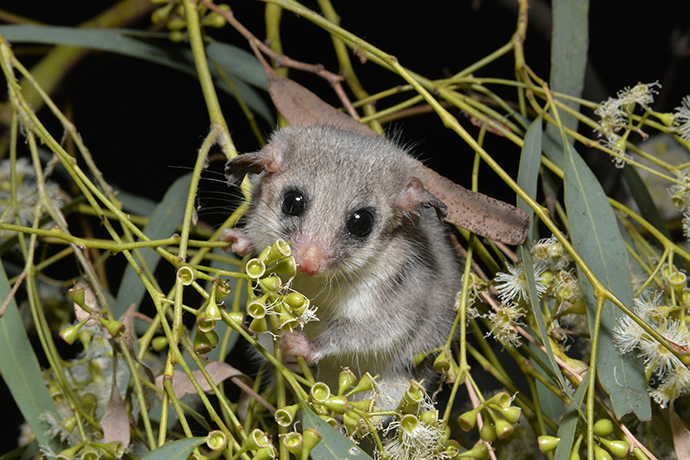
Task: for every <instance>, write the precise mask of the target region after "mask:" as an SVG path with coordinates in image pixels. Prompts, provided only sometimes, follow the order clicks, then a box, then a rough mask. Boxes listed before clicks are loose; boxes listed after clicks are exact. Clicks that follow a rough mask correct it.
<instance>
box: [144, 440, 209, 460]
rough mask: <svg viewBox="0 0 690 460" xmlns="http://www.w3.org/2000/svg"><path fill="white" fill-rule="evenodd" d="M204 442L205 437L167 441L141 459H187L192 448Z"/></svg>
mask: <svg viewBox="0 0 690 460" xmlns="http://www.w3.org/2000/svg"><path fill="white" fill-rule="evenodd" d="M205 442H206V438H205V437H203V438H201V437H198V438H187V439H180V440H178V441H173V442H168V443H166V444H164V445H162V446H160V447H159V448H157V449H154V450H152V451H151V452H149V453H148V454H146V456H144V457H142V460H187V458H189V456H190V455H192V452H193V451H194V449H196V448H197V447H199V446H200V445H202V444H203V443H205Z"/></svg>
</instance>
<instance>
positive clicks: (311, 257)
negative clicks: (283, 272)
mask: <svg viewBox="0 0 690 460" xmlns="http://www.w3.org/2000/svg"><path fill="white" fill-rule="evenodd" d="M295 258H296V260H297V263H298V264H299V271H301V272H302V273H306V274H307V275H309V276H314V275H318V274H319V273H322V272H323V270H324V268H325V267H326V255H325V254H324V253H323V251H321V250H319V249H316V248H314V247H313V246H312V247H308V248H307V249H305V250H304V252H303V253H302V254H300V255H299V256H297V257H295Z"/></svg>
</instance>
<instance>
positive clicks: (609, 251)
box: [564, 144, 651, 420]
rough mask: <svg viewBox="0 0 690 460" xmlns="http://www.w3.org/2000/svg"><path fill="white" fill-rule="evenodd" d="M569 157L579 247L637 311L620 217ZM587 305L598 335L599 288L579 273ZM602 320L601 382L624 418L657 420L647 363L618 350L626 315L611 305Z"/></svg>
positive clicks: (569, 199)
mask: <svg viewBox="0 0 690 460" xmlns="http://www.w3.org/2000/svg"><path fill="white" fill-rule="evenodd" d="M564 152H565V205H566V209H567V212H568V218H569V219H568V220H569V224H570V235H571V239H572V243H573V246H574V247H575V249H576V251H577V252H578V254H579V255H580V256H581V257H582V258H583V260H584V261H585V263H586V264H587V266H588V267H589V268H590V270H592V272H593V274H594V275H595V276H596V278H597V279H598V280H599V281H600V282H601V283H603V284H604V286H605V287H606V288H607V289H609V290H610V291H611V292H613V294H615V295H616V297H617V298H618V299H620V301H621V302H623V303H624V304H625V305H628V306H632V286H631V282H630V274H629V268H628V254H627V252H626V249H625V245H624V244H623V239H622V236H621V234H620V231H619V228H618V224H617V220H616V216H615V214H614V212H613V209H612V208H611V205H610V204H609V202H608V199H607V197H606V194H605V193H604V190H603V189H602V187H601V185H600V184H599V182H598V181H597V179H596V177H595V176H594V173H593V172H592V171H591V170H590V169H589V167H588V166H587V165H586V164H585V162H584V160H583V159H582V157H580V155H579V154H578V153H577V152H576V151H575V149H574V148H572V147H571V146H570V145H569V144H566V145H565V146H564ZM579 275H580V283H581V285H582V291H583V294H584V297H585V303H586V304H587V316H588V318H589V328H590V333H593V331H594V321H595V315H596V308H597V299H596V298H595V296H594V287H593V286H592V284H591V283H590V282H589V280H588V279H587V277H586V276H585V273H584V272H583V271H582V269H581V268H579ZM603 308H604V310H603V314H602V316H601V324H600V332H599V341H598V352H597V377H598V378H599V381H600V383H601V385H602V387H603V388H604V389H605V390H606V392H607V393H608V394H609V396H610V397H611V402H612V405H613V411H614V413H615V415H616V417H617V418H618V419H620V417H622V416H623V415H624V414H626V413H629V412H634V413H635V415H637V417H638V418H639V419H640V420H649V419H650V418H651V405H650V400H649V395H648V394H647V381H646V379H645V377H644V371H643V367H642V362H641V361H640V360H639V359H637V357H635V355H634V354H633V353H627V354H625V355H621V354H620V352H619V350H618V349H617V348H616V347H615V346H614V345H613V328H614V327H616V326H617V325H618V318H620V317H622V316H623V315H624V313H622V312H621V311H620V310H619V309H618V308H616V306H615V305H613V304H612V303H611V302H609V301H606V303H605V304H604V306H603Z"/></svg>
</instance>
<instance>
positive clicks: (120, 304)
mask: <svg viewBox="0 0 690 460" xmlns="http://www.w3.org/2000/svg"><path fill="white" fill-rule="evenodd" d="M191 180H192V176H191V174H186V175H184V176H182V177H180V178H179V179H177V180H176V181H175V182H174V183H173V184H172V185H171V186H170V188H169V189H168V191H167V192H166V193H165V196H164V197H163V200H161V202H160V203H159V204H158V206H156V209H155V210H154V212H153V214H151V219H150V221H149V224H148V225H147V226H146V228H145V229H144V233H145V234H146V236H148V237H149V238H151V239H153V240H156V239H162V238H169V237H170V236H171V235H172V234H173V233H174V232H175V229H177V228H178V227H179V226H180V225H181V224H182V217H183V216H184V204H185V201H186V199H187V193H188V192H189V186H190V184H191ZM141 252H142V254H141V255H142V258H143V260H144V261H145V262H146V265H147V266H148V268H149V269H150V270H154V269H155V268H156V265H158V262H159V261H160V258H161V256H160V255H159V254H158V253H157V252H156V251H154V250H153V249H148V248H147V249H144V250H142V251H141ZM145 290H146V288H145V287H144V285H143V284H142V282H141V280H140V279H139V277H138V276H137V274H136V272H135V271H134V269H133V268H132V267H127V270H126V271H125V274H124V276H123V278H122V284H121V285H120V289H119V290H118V293H117V301H116V303H115V305H114V306H113V316H115V317H116V318H118V317H120V316H121V315H122V314H123V313H124V312H125V310H126V309H127V308H128V307H129V306H130V305H132V304H136V305H139V304H140V303H141V299H142V298H143V296H144V292H145Z"/></svg>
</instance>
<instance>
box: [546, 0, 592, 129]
mask: <svg viewBox="0 0 690 460" xmlns="http://www.w3.org/2000/svg"><path fill="white" fill-rule="evenodd" d="M551 8H552V14H551V17H552V18H553V29H552V35H551V75H550V76H549V86H550V88H551V90H552V91H555V92H559V93H563V94H567V95H569V96H575V97H579V96H580V95H581V94H582V88H583V87H584V82H585V69H586V67H587V48H588V46H589V40H588V34H589V32H588V30H589V26H588V17H587V16H588V13H589V0H554V1H553V2H552V3H551ZM563 103H564V104H565V105H567V106H569V107H571V108H572V109H574V110H579V104H577V103H576V102H573V101H563ZM560 117H561V121H562V122H563V126H565V127H566V128H570V129H572V130H573V131H576V130H577V123H578V122H577V118H575V117H573V116H572V115H570V114H567V113H565V112H564V111H561V112H560ZM558 131H559V128H558V127H556V126H551V125H550V126H549V127H547V131H546V132H547V133H550V134H552V135H554V134H557V133H558Z"/></svg>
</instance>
